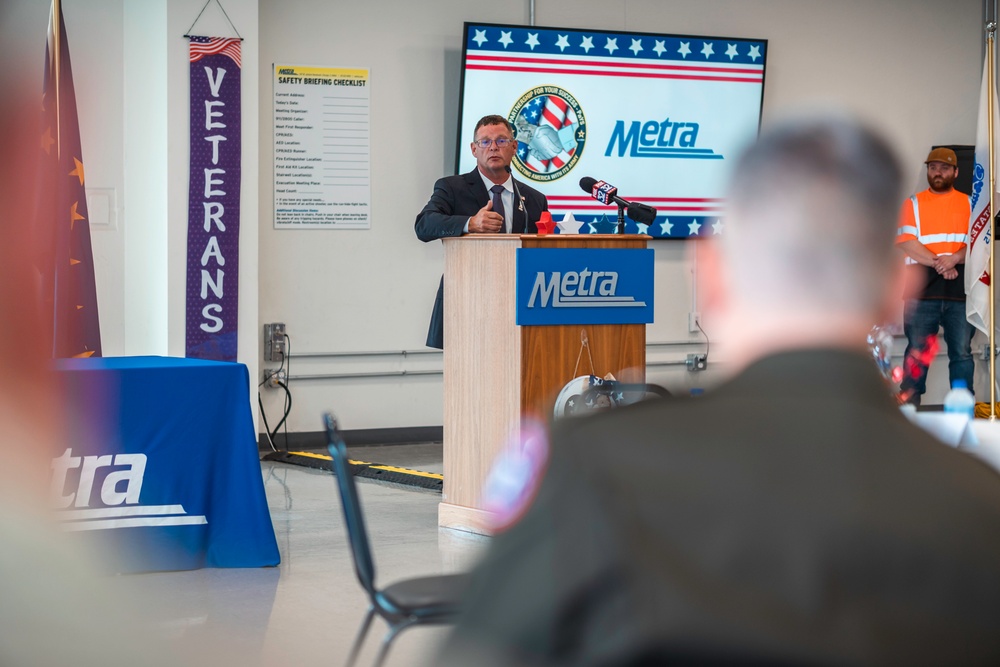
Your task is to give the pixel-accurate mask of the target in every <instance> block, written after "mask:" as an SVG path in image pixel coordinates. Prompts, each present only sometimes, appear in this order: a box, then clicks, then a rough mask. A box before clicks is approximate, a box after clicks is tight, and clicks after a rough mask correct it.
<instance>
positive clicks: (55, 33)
mask: <svg viewBox="0 0 1000 667" xmlns="http://www.w3.org/2000/svg"><path fill="white" fill-rule="evenodd" d="M61 13H62V7H61V6H60V5H59V0H52V47H53V48H52V50H53V52H54V53H53V54H52V62H53V63H54V65H55V67H54V68H53V71H54V72H55V77H56V157H61V156H62V112H61V110H60V109H59V103H60V100H59V95H60V94H61V92H62V86H61V85H59V74H60V72H59V65H60V62H61V61H62V58H61V57H60V49H62V44H60V43H59V41H60V39H61V38H62V30H60V26H62V16H61ZM990 210H992V209H990ZM990 275H992V274H990Z"/></svg>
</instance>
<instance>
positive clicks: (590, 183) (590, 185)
mask: <svg viewBox="0 0 1000 667" xmlns="http://www.w3.org/2000/svg"><path fill="white" fill-rule="evenodd" d="M580 188H581V189H582V190H583V191H584V192H586V193H587V194H589V195H590V196H591V197H593V198H594V199H596V200H597V201H599V202H601V203H602V204H618V206H620V207H622V208H625V209H627V215H628V217H630V218H632V219H633V220H635V221H636V222H639V223H642V224H644V225H648V224H651V223H652V222H653V220H655V219H656V209H655V208H653V207H652V206H647V205H646V204H640V203H639V202H632V201H628V200H627V199H622V198H621V197H619V196H618V188H616V187H615V186H613V185H611V184H610V183H607V182H605V181H598V180H596V179H593V178H591V177H590V176H584V177H583V178H581V179H580Z"/></svg>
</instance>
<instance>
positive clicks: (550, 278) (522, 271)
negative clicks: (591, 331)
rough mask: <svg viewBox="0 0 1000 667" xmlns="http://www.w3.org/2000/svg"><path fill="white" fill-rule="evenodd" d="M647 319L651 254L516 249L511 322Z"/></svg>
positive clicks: (650, 305) (649, 317)
mask: <svg viewBox="0 0 1000 667" xmlns="http://www.w3.org/2000/svg"><path fill="white" fill-rule="evenodd" d="M652 321H653V251H652V250H651V249H640V248H634V249H611V248H593V249H588V248H518V250H517V323H518V324H519V325H521V326H527V325H551V324H647V323H649V322H652Z"/></svg>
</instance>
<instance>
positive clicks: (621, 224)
mask: <svg viewBox="0 0 1000 667" xmlns="http://www.w3.org/2000/svg"><path fill="white" fill-rule="evenodd" d="M615 203H616V204H618V231H617V232H616V233H617V234H624V233H625V206H624V205H623V204H622V203H621V200H618V201H616V202H615Z"/></svg>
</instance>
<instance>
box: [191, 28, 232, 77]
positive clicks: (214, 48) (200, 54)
mask: <svg viewBox="0 0 1000 667" xmlns="http://www.w3.org/2000/svg"><path fill="white" fill-rule="evenodd" d="M190 40H191V49H190V54H191V62H193V63H195V62H198V61H199V60H201V59H202V58H204V57H205V56H214V55H216V54H218V53H221V54H222V55H224V56H229V57H230V58H231V59H232V61H233V62H234V63H236V66H237V67H239V68H240V69H242V68H243V65H242V64H240V46H241V45H240V42H241V41H242V40H241V39H239V38H238V37H197V36H191V37H190Z"/></svg>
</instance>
